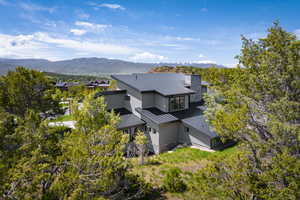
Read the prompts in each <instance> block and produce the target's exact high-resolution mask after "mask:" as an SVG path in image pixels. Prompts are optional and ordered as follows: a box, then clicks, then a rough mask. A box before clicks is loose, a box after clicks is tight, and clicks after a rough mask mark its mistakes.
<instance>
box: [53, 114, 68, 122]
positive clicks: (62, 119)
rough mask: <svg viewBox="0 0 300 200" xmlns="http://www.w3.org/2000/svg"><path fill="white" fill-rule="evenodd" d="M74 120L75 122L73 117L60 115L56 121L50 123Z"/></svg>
mask: <svg viewBox="0 0 300 200" xmlns="http://www.w3.org/2000/svg"><path fill="white" fill-rule="evenodd" d="M72 120H73V117H72V115H60V116H58V117H56V118H55V119H52V120H50V122H64V121H72Z"/></svg>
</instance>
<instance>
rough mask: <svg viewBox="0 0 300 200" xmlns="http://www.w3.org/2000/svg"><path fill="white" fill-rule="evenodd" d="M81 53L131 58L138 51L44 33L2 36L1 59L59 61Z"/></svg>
mask: <svg viewBox="0 0 300 200" xmlns="http://www.w3.org/2000/svg"><path fill="white" fill-rule="evenodd" d="M79 52H85V53H86V54H87V55H90V56H98V55H100V56H106V57H108V56H122V55H123V56H129V55H132V54H134V53H136V52H138V50H137V49H134V48H130V47H127V46H122V45H118V44H109V43H101V42H97V41H82V40H74V39H68V38H61V37H53V36H50V35H49V34H48V33H42V32H38V33H34V34H31V35H6V34H0V57H10V58H45V59H50V60H58V59H65V58H69V57H70V56H68V55H74V54H76V53H79Z"/></svg>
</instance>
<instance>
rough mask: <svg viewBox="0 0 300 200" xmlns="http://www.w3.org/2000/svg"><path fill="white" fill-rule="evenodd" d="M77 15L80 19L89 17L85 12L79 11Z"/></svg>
mask: <svg viewBox="0 0 300 200" xmlns="http://www.w3.org/2000/svg"><path fill="white" fill-rule="evenodd" d="M78 17H79V18H80V19H88V18H90V15H89V14H87V13H80V14H78Z"/></svg>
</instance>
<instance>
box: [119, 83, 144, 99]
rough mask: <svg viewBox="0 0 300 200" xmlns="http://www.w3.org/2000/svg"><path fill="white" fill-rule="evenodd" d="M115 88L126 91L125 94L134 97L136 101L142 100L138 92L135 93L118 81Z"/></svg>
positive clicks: (132, 89) (134, 90)
mask: <svg viewBox="0 0 300 200" xmlns="http://www.w3.org/2000/svg"><path fill="white" fill-rule="evenodd" d="M116 86H117V88H118V89H120V90H127V94H129V95H131V96H134V97H135V98H137V99H140V100H141V99H142V95H141V93H140V92H139V91H137V90H136V89H134V88H132V87H129V86H128V85H126V84H124V83H122V82H120V81H117V84H116Z"/></svg>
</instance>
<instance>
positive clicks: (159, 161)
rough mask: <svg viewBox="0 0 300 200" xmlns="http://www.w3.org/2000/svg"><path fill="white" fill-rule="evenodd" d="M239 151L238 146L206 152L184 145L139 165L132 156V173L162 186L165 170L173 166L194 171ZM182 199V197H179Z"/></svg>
mask: <svg viewBox="0 0 300 200" xmlns="http://www.w3.org/2000/svg"><path fill="white" fill-rule="evenodd" d="M237 151H238V147H237V146H234V147H230V148H227V149H225V150H223V151H216V152H206V151H202V150H199V149H194V148H190V147H184V148H179V149H176V150H175V151H173V152H166V153H162V154H159V155H154V156H149V157H147V158H146V161H145V165H143V166H139V165H138V160H137V158H132V159H131V162H132V164H133V169H132V173H134V174H138V175H140V176H142V177H143V178H145V180H146V181H147V182H149V183H151V184H152V185H153V186H154V187H157V188H159V187H161V185H162V179H163V177H164V173H163V172H164V171H165V170H168V169H170V168H173V167H177V168H180V169H181V170H182V172H183V173H194V172H196V171H198V170H199V169H201V168H203V167H205V166H207V164H209V163H212V162H214V161H217V160H220V159H222V158H226V157H228V156H229V155H232V154H234V153H236V152H237ZM165 195H166V196H165V197H166V198H167V199H178V195H176V194H170V193H166V194H165ZM179 199H181V198H179Z"/></svg>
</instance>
